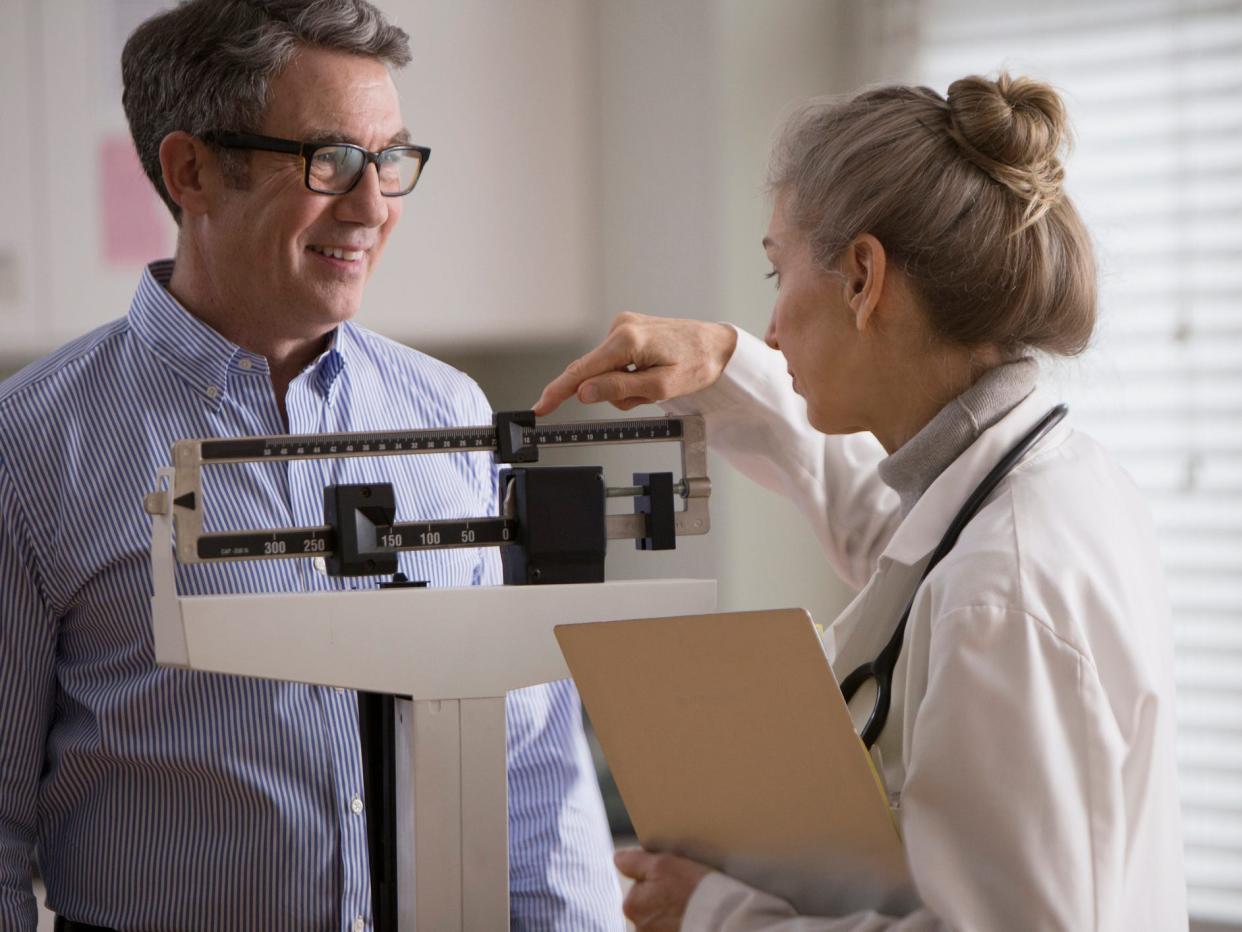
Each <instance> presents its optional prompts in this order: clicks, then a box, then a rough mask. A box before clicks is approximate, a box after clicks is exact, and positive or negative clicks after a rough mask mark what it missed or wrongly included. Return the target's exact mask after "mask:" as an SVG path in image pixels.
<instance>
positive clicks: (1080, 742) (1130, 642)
mask: <svg viewBox="0 0 1242 932" xmlns="http://www.w3.org/2000/svg"><path fill="white" fill-rule="evenodd" d="M1067 133H1068V129H1067V125H1066V118H1065V112H1064V108H1063V106H1062V103H1061V100H1060V99H1059V97H1058V96H1057V94H1056V93H1055V92H1054V91H1053V90H1052V89H1051V88H1050V87H1048V86H1047V85H1045V84H1042V83H1039V82H1036V81H1033V80H1029V79H1026V78H1011V77H1009V76H1007V75H1001V76H1000V77H999V78H998V79H997V80H995V81H993V80H987V79H984V78H979V77H969V78H964V79H962V80H959V81H956V82H954V84H952V85H951V86H950V88H949V91H948V95H947V98H946V97H941V96H940V95H939V94H937V93H935V92H934V91H931V90H929V89H927V88H911V87H887V88H880V89H877V90H871V91H867V92H865V93H862V94H860V95H858V96H857V97H854V98H853V99H852V100H846V101H843V102H842V101H836V102H832V103H828V104H823V103H818V104H814V105H811V106H809V107H808V108H806V109H805V110H804V111H803V112H802V113H801V114H799V115H798V116H797V117H796V118H795V119H794V120H793V121H792V122H791V123H790V125H789V126H788V128H787V129H786V131H785V134H784V136H783V138H782V140H781V142H780V144H779V145H778V148H777V150H776V153H775V155H774V158H773V165H772V171H771V179H770V180H771V190H772V192H773V195H774V199H775V208H774V210H773V214H772V220H771V225H770V227H769V229H768V231H767V235H766V236H765V237H764V240H763V245H764V248H765V249H766V251H767V254H768V258H769V259H770V261H771V263H772V273H771V274H772V277H773V278H774V279H775V283H776V290H777V297H776V305H775V307H774V309H773V313H772V321H771V324H770V325H769V327H768V331H767V334H766V337H765V342H766V343H767V347H765V346H764V345H763V343H760V342H759V341H758V340H756V339H754V338H753V337H751V336H749V335H747V334H745V333H742V332H740V331H737V330H734V329H733V328H732V327H728V326H724V325H720V324H710V323H700V322H696V321H686V320H667V319H661V318H654V317H643V316H639V315H635V314H623V315H621V316H620V317H619V318H618V319H617V321H616V322H615V324H614V325H613V328H612V331H611V332H610V334H609V335H608V337H607V339H606V340H605V341H604V342H603V344H601V345H600V346H599V347H598V348H596V349H595V350H593V351H591V352H590V353H588V354H587V355H586V356H584V357H582V358H581V359H578V360H577V361H575V362H574V363H572V364H571V365H570V366H569V367H568V369H566V371H565V372H564V373H563V374H562V375H561V376H559V377H558V378H557V379H556V380H554V381H553V382H552V383H550V384H549V385H548V386H547V388H546V389H545V390H544V393H543V395H542V397H541V398H540V400H539V402H538V404H537V406H536V411H537V413H539V414H541V415H543V414H547V413H549V412H550V411H552V410H553V409H554V408H555V407H556V406H557V405H559V404H560V403H561V402H562V401H563V400H565V399H566V398H568V397H569V396H571V395H573V394H576V395H577V396H578V398H579V399H581V400H582V401H585V402H592V401H611V402H612V403H613V404H615V405H616V406H617V407H619V408H621V409H623V410H624V409H628V408H630V407H633V406H634V405H636V404H640V403H645V402H651V401H657V400H658V401H661V402H662V403H663V404H664V405H665V407H666V408H667V409H668V410H670V411H674V412H687V411H699V412H702V413H703V414H705V415H706V417H707V419H708V435H709V438H710V442H711V444H712V446H713V448H714V449H716V450H717V451H719V452H720V453H722V454H723V455H724V456H725V457H726V458H727V459H729V460H730V462H732V463H733V464H734V465H735V466H737V467H738V468H739V469H741V470H742V471H743V472H745V473H747V474H748V475H750V476H751V477H752V478H754V479H755V480H756V481H758V482H760V483H762V484H763V485H765V486H767V487H768V488H771V489H775V490H777V491H779V492H781V493H782V494H784V495H786V496H788V497H790V498H791V499H793V500H794V501H795V502H796V503H797V504H798V506H799V507H800V508H801V509H802V510H803V511H804V512H805V513H806V514H807V515H808V516H809V517H810V519H811V520H812V522H813V523H814V524H815V528H816V531H817V532H818V535H819V539H820V541H821V543H822V544H823V546H824V549H825V551H826V553H827V556H828V559H829V562H830V563H831V564H832V566H833V568H834V569H835V570H836V571H837V572H838V573H839V574H841V575H842V576H843V577H844V578H845V579H847V580H849V581H851V582H852V583H853V584H854V585H856V586H858V587H861V592H860V593H859V595H858V597H857V598H856V599H855V600H854V602H853V603H852V604H851V605H850V606H849V607H848V608H847V609H846V611H845V612H844V614H843V615H842V616H841V617H840V618H838V619H837V620H836V622H835V623H834V624H833V625H832V626H831V628H830V629H829V630H828V633H827V636H826V638H825V647H826V649H827V651H828V654H829V657H830V658H831V660H832V663H833V667H834V669H835V671H836V674H837V677H838V679H840V680H842V681H843V682H847V681H849V682H847V685H848V688H846V689H845V691H846V692H847V693H850V694H852V701H851V703H850V708H851V713H852V714H853V716H854V718H855V723H856V725H857V726H858V728H859V729H860V733H862V734H863V736H864V739H865V740H866V741H867V743H868V744H869V746H870V747H871V753H872V755H873V756H874V759H875V761H876V764H877V769H878V771H879V772H880V774H881V775H882V778H883V781H884V784H885V786H886V788H887V790H888V793H889V797H890V804H891V806H892V808H893V811H894V814H895V816H896V818H897V819H898V820H899V824H900V826H901V830H902V834H903V837H904V841H905V847H906V851H907V854H908V857H909V862H910V868H911V874H912V877H913V879H914V882H915V885H916V887H917V891H918V893H919V896H920V898H921V901H922V905H921V907H920V908H918V909H916V910H915V911H914V912H912V913H910V914H908V915H904V916H890V915H883V914H880V913H878V912H866V913H853V914H850V913H848V912H845V911H843V912H842V914H841V915H837V916H832V917H816V918H811V917H796V916H795V915H794V911H793V909H792V908H791V907H790V906H789V904H788V903H785V902H783V901H781V900H778V899H776V898H774V897H772V896H770V895H768V894H765V893H763V892H761V891H759V890H755V889H752V888H750V887H747V886H746V885H744V884H742V883H740V882H738V881H736V880H734V879H732V878H730V877H726V876H724V875H722V874H719V873H716V872H712V871H709V870H708V869H707V868H706V867H704V866H702V865H699V864H695V863H694V862H691V861H688V860H686V859H684V858H680V857H677V856H674V855H671V854H660V853H646V852H641V851H628V852H621V853H620V854H619V855H618V857H617V863H618V865H619V866H620V867H621V869H622V870H623V871H624V872H625V873H627V874H629V875H630V876H631V877H633V878H634V879H635V881H636V883H635V886H634V887H633V889H632V890H631V892H630V894H629V897H628V899H627V900H626V914H627V915H628V916H629V917H630V918H631V919H632V920H634V922H635V923H636V924H637V925H638V928H639V929H641V930H665V929H677V928H685V929H696V930H721V932H742V930H747V932H749V930H758V929H765V930H767V929H772V930H778V929H779V930H789V932H793V930H798V932H811V930H842V932H843V930H868V932H870V930H880V929H901V930H932V929H982V930H997V929H1067V930H1070V929H1072V930H1084V929H1109V930H1111V929H1118V930H1121V929H1124V930H1141V929H1152V930H1157V929H1158V930H1171V929H1185V928H1186V924H1187V917H1186V905H1185V885H1184V876H1183V865H1182V836H1181V823H1180V814H1179V804H1178V794H1177V778H1176V764H1175V758H1174V719H1173V678H1172V672H1171V637H1170V625H1169V616H1168V609H1167V605H1166V600H1165V592H1164V584H1163V581H1162V574H1161V568H1160V563H1159V559H1158V554H1157V547H1156V540H1155V535H1154V533H1153V529H1152V524H1151V521H1150V519H1149V517H1148V513H1147V509H1146V507H1145V505H1144V503H1143V501H1142V499H1141V497H1140V496H1139V494H1138V492H1137V491H1136V490H1135V488H1134V485H1133V483H1132V482H1131V480H1130V478H1129V477H1128V476H1127V475H1126V474H1125V473H1124V472H1123V471H1122V470H1121V469H1120V468H1118V467H1117V466H1116V465H1115V464H1114V463H1113V462H1112V461H1111V459H1110V458H1109V456H1108V455H1107V453H1106V452H1105V451H1104V450H1102V449H1101V448H1100V447H1099V445H1098V444H1096V443H1095V442H1094V441H1093V440H1091V438H1089V437H1087V436H1085V435H1084V434H1082V433H1079V432H1077V431H1075V430H1074V429H1073V428H1072V427H1071V426H1070V425H1069V423H1067V422H1059V423H1058V422H1057V418H1058V416H1059V413H1058V412H1055V411H1054V401H1053V400H1051V399H1049V398H1048V397H1047V396H1046V395H1045V394H1044V393H1043V392H1042V391H1041V390H1040V389H1039V388H1038V386H1037V381H1038V377H1039V370H1040V364H1039V361H1038V360H1039V357H1040V356H1042V355H1072V354H1075V353H1078V352H1080V351H1082V350H1083V349H1084V348H1085V347H1086V345H1087V343H1088V341H1089V338H1090V336H1091V332H1092V329H1093V326H1094V323H1095V316H1096V278H1095V267H1094V261H1093V258H1092V251H1091V245H1090V238H1089V235H1088V233H1087V231H1086V229H1085V228H1084V226H1083V224H1082V222H1081V220H1080V219H1079V217H1078V214H1077V212H1076V211H1075V209H1074V207H1073V205H1072V204H1071V202H1070V200H1069V198H1068V197H1067V196H1066V195H1065V193H1064V191H1063V190H1062V185H1061V183H1062V176H1063V170H1062V165H1061V161H1060V156H1061V152H1062V150H1063V148H1064V144H1065V141H1066V137H1067ZM773 350H778V351H779V352H773ZM673 399H675V400H673ZM1024 440H1025V441H1026V445H1025V449H1023V448H1022V447H1021V446H1020V443H1021V442H1022V441H1024ZM876 441H878V443H877V442H876ZM1015 448H1017V455H1016V463H1015V464H1014V465H1012V468H1011V469H1010V470H1008V471H1006V470H1004V469H1002V470H1000V471H999V475H1000V479H999V484H998V485H996V486H995V488H994V490H993V491H991V492H990V493H987V492H986V490H985V494H984V495H983V499H982V501H983V503H982V506H981V508H979V510H978V511H977V513H975V514H973V516H972V517H970V520H969V521H968V522H967V523H966V524H965V526H964V529H963V530H962V531H961V535H960V538H959V539H958V540H957V542H956V546H955V547H953V548H952V549H951V550H949V551H948V554H947V556H944V558H943V559H942V560H940V561H939V562H937V563H935V565H934V567H933V568H932V569H931V571H930V573H928V575H927V578H926V579H925V580H923V579H921V577H922V576H923V574H924V572H925V571H926V570H927V568H928V566H929V564H930V563H931V562H932V554H933V551H935V550H936V549H937V545H938V544H939V543H940V542H941V540H942V536H943V535H944V534H945V532H946V530H947V529H948V528H949V526H950V525H951V524H952V523H953V521H954V518H955V516H956V515H957V514H958V513H959V509H961V507H962V505H963V503H964V502H966V501H967V499H968V498H970V497H971V494H972V492H973V491H975V490H976V489H978V488H979V486H980V483H981V482H982V481H983V480H984V479H985V477H986V476H988V474H989V473H994V476H993V478H996V473H995V467H996V466H997V464H998V463H999V462H1000V461H1001V460H1002V459H1003V458H1005V456H1006V454H1007V453H1009V452H1011V451H1014V450H1015ZM776 596H777V594H776V593H773V597H774V598H776ZM905 613H908V618H907V619H906V620H905V622H904V626H903V627H901V628H900V629H899V622H900V621H901V620H902V618H903V614H905ZM895 632H896V634H895ZM890 642H891V644H890ZM886 646H890V650H889V651H887V652H886V651H885V648H886ZM877 658H882V659H883V658H886V659H887V664H886V663H877V664H876V667H875V668H874V670H873V668H871V667H868V666H866V665H867V664H869V663H871V662H873V661H876V660H877ZM890 669H891V689H889V690H886V689H884V688H883V686H884V683H883V678H884V674H885V673H887V672H888V670H890ZM856 670H859V671H861V672H860V673H857V674H855V675H854V676H851V674H852V673H854V671H856ZM872 672H875V673H878V674H879V680H880V681H881V682H880V688H879V689H877V679H876V678H873V677H871V676H869V675H868V674H870V673H872ZM860 680H862V681H865V682H862V683H861V685H858V683H856V682H852V681H860ZM855 686H857V689H856V690H855V689H854V687H855ZM880 693H887V698H888V699H889V700H891V701H890V702H889V704H888V707H887V710H885V708H884V707H883V703H882V702H880V701H879V699H880V698H881V697H880ZM885 712H886V714H885ZM824 804H825V805H832V790H831V787H825V788H824ZM832 882H833V878H832V877H830V876H825V877H824V883H825V885H827V886H830V885H831V884H832Z"/></svg>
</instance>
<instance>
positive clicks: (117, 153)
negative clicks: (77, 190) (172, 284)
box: [99, 134, 172, 267]
mask: <svg viewBox="0 0 1242 932" xmlns="http://www.w3.org/2000/svg"><path fill="white" fill-rule="evenodd" d="M99 191H100V197H101V198H102V203H101V207H102V210H101V216H102V218H103V258H104V261H105V262H106V263H108V264H109V265H121V266H127V267H128V266H134V265H144V264H146V263H148V262H150V261H152V260H153V259H160V258H163V257H165V256H170V255H172V242H171V237H170V235H169V229H168V220H167V219H166V217H165V214H164V211H165V207H164V204H163V202H162V201H161V200H160V198H159V195H158V194H156V193H155V189H154V188H153V187H152V186H151V182H149V181H148V180H147V176H146V175H144V174H143V172H142V165H141V163H140V162H139V161H138V153H137V152H135V151H134V144H133V142H131V141H130V138H129V137H128V136H122V135H119V134H117V135H111V136H105V137H104V138H103V139H102V140H101V141H100V144H99Z"/></svg>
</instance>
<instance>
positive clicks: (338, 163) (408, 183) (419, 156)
mask: <svg viewBox="0 0 1242 932" xmlns="http://www.w3.org/2000/svg"><path fill="white" fill-rule="evenodd" d="M203 139H204V140H205V141H207V142H210V143H215V144H216V145H218V146H223V147H224V148H226V149H257V150H259V151H261V152H285V153H288V154H289V155H297V156H301V158H302V165H303V168H304V174H303V181H305V182H306V187H307V188H308V189H309V190H311V191H314V192H315V193H316V194H348V193H349V192H350V191H352V190H353V189H354V188H355V187H356V186H357V184H358V181H359V179H361V178H362V173H363V172H364V171H366V167H367V164H368V163H373V164H374V165H375V170H376V172H378V173H379V184H380V194H382V195H384V197H401V196H403V195H405V194H409V193H410V192H411V191H413V190H414V185H416V184H417V183H418V176H419V175H421V174H422V173H423V166H424V165H426V164H427V160H428V159H429V158H431V150H430V149H428V148H427V147H426V146H389V147H388V148H386V149H380V150H379V151H378V152H370V151H368V150H366V149H364V148H362V146H355V145H354V144H353V143H349V142H329V143H312V142H296V141H294V140H292V139H277V138H276V137H275V136H256V135H253V134H251V133H204V134H203Z"/></svg>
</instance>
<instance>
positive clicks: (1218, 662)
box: [882, 0, 1242, 925]
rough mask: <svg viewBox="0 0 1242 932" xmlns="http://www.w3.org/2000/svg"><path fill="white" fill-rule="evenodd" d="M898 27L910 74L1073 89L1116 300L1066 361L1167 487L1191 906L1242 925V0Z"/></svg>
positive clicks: (1082, 190)
mask: <svg viewBox="0 0 1242 932" xmlns="http://www.w3.org/2000/svg"><path fill="white" fill-rule="evenodd" d="M882 32H883V33H884V34H885V37H886V47H885V50H884V55H885V60H886V61H888V62H893V66H892V67H890V69H889V70H897V69H900V70H903V71H904V72H905V74H904V75H903V77H904V76H911V77H913V78H914V79H915V80H916V81H918V82H919V83H925V84H929V85H931V86H932V87H934V88H936V89H937V90H939V91H941V92H943V91H945V90H946V89H947V87H948V84H949V83H950V82H951V81H952V80H953V79H955V78H957V77H961V76H962V75H965V74H972V73H980V74H993V73H995V72H996V71H998V70H1000V69H1002V68H1005V69H1008V70H1009V71H1011V72H1012V73H1015V74H1029V75H1032V76H1035V77H1039V78H1042V79H1044V80H1047V81H1049V82H1050V83H1052V84H1053V85H1054V86H1055V87H1056V88H1057V89H1058V90H1059V91H1061V93H1062V94H1063V96H1064V98H1065V100H1066V103H1067V106H1068V107H1069V110H1070V114H1071V118H1072V120H1073V124H1074V128H1075V136H1076V144H1075V147H1074V150H1073V152H1072V154H1071V156H1070V159H1069V162H1068V166H1067V176H1068V184H1067V187H1068V190H1069V192H1070V194H1071V196H1072V197H1073V198H1074V200H1075V202H1076V204H1077V205H1078V208H1079V210H1080V211H1081V212H1082V214H1083V216H1084V219H1085V220H1086V222H1087V224H1088V226H1089V228H1090V229H1091V231H1092V233H1093V235H1094V237H1095V239H1096V245H1097V249H1098V254H1099V260H1100V271H1101V299H1102V307H1101V311H1102V314H1101V326H1100V330H1099V332H1098V335H1097V338H1096V341H1095V345H1094V346H1093V348H1092V349H1091V350H1090V351H1089V352H1088V353H1087V354H1086V355H1084V356H1083V357H1081V358H1080V359H1079V360H1077V361H1075V362H1073V363H1069V364H1066V365H1065V366H1063V367H1061V368H1060V369H1058V370H1057V371H1056V373H1055V376H1054V377H1055V378H1057V379H1058V380H1059V381H1060V383H1061V384H1060V386H1059V387H1060V388H1061V390H1062V392H1063V394H1064V395H1065V396H1066V398H1067V399H1068V400H1069V401H1070V402H1071V405H1072V407H1073V409H1074V413H1075V419H1076V421H1077V423H1078V424H1079V425H1080V426H1082V427H1083V429H1085V430H1087V431H1088V432H1090V433H1092V434H1093V435H1094V436H1095V437H1096V438H1098V439H1099V440H1100V441H1101V442H1102V443H1104V444H1105V445H1106V446H1107V447H1108V448H1109V449H1110V450H1111V451H1112V453H1113V454H1114V455H1115V456H1116V457H1117V458H1118V459H1119V460H1120V461H1121V462H1122V464H1123V465H1124V466H1125V467H1126V468H1127V470H1128V471H1129V472H1130V474H1131V475H1133V476H1134V478H1135V479H1136V481H1137V482H1138V484H1139V485H1140V486H1141V487H1142V489H1143V490H1144V492H1145V494H1146V496H1147V499H1148V501H1149V502H1150V503H1151V507H1152V510H1153V513H1154V515H1155V520H1156V523H1157V526H1158V529H1159V532H1160V538H1161V546H1162V550H1163V556H1164V562H1165V566H1166V571H1167V575H1168V584H1169V595H1170V601H1171V604H1172V611H1173V619H1174V638H1175V644H1176V648H1175V663H1176V670H1177V687H1178V706H1179V707H1178V719H1179V728H1180V736H1179V748H1178V751H1179V763H1180V768H1181V786H1182V797H1183V815H1184V821H1185V843H1186V868H1187V881H1188V886H1189V902H1190V909H1191V914H1192V916H1194V917H1195V918H1196V919H1202V920H1207V921H1214V922H1221V923H1238V924H1240V925H1242V0H1231V2H1221V0H1217V2H1209V0H1136V2H1117V0H1104V2H1094V3H1091V4H1085V3H1082V2H1081V0H1075V2H1069V0H1041V2H1040V3H1039V4H1029V3H1027V2H1024V0H1023V2H1018V0H992V2H991V3H988V4H986V5H983V4H979V3H976V2H973V0H891V2H889V3H887V4H886V5H885V10H884V14H883V28H882ZM895 49H896V50H898V51H897V53H896V57H901V56H908V57H906V58H905V59H904V62H903V63H901V64H897V62H896V61H895V59H894V50H895Z"/></svg>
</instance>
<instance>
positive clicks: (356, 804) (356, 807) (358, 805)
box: [349, 796, 362, 922]
mask: <svg viewBox="0 0 1242 932" xmlns="http://www.w3.org/2000/svg"><path fill="white" fill-rule="evenodd" d="M349 808H350V809H352V810H353V813H354V815H362V800H361V799H360V798H358V797H357V796H355V797H354V798H353V799H351V800H350V801H349ZM355 922H356V920H355Z"/></svg>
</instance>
